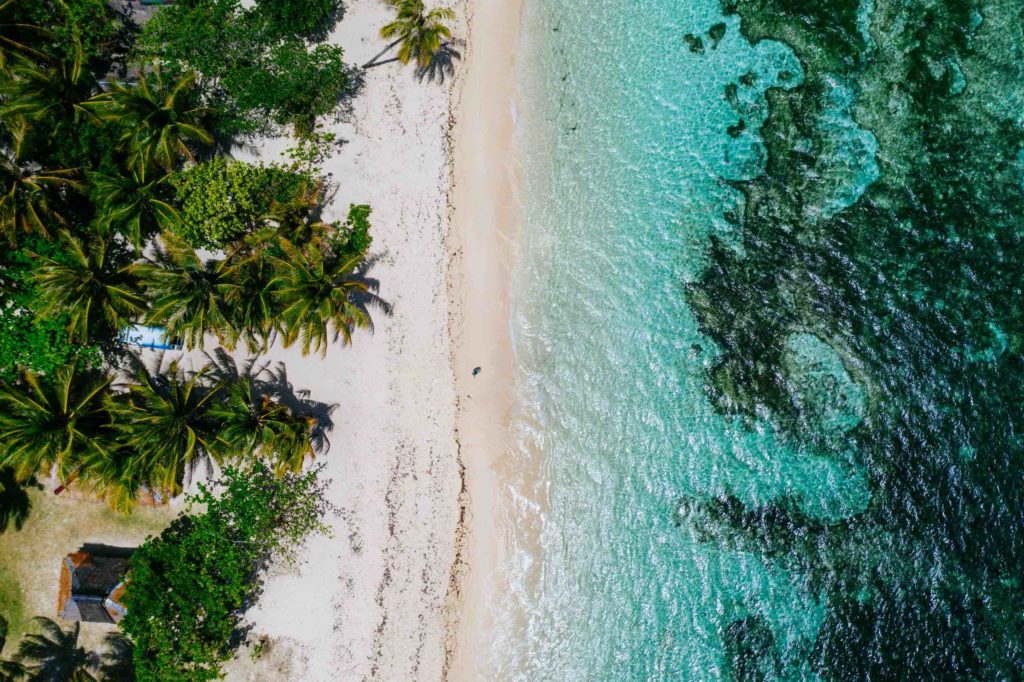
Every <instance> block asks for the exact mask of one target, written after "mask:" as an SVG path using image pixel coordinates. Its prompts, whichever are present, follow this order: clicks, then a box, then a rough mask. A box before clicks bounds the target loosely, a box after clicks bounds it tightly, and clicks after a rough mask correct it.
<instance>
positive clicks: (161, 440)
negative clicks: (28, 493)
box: [0, 0, 375, 509]
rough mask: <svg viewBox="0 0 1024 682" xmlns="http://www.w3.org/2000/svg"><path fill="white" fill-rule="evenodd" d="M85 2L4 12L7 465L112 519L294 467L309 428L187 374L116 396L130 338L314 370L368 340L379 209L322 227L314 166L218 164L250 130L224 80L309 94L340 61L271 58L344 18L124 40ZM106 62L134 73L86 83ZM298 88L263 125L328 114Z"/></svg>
mask: <svg viewBox="0 0 1024 682" xmlns="http://www.w3.org/2000/svg"><path fill="white" fill-rule="evenodd" d="M97 2H98V0H97ZM97 2H94V1H93V0H44V1H43V2H41V3H38V4H35V5H33V6H32V7H31V8H29V7H27V6H26V4H24V3H14V2H12V1H11V0H7V1H3V0H0V55H2V60H0V238H2V239H4V240H5V241H6V242H7V248H6V249H5V250H4V251H3V252H2V253H0V408H2V414H0V444H2V445H3V447H2V449H0V466H3V467H6V468H7V469H9V470H10V471H12V472H13V473H14V475H15V476H16V478H17V479H18V480H20V481H28V480H30V479H31V478H32V477H34V476H37V475H43V476H45V475H48V474H54V475H56V477H57V479H58V480H59V481H60V483H61V485H62V486H67V485H76V486H79V487H84V488H87V489H93V490H95V491H96V492H97V493H98V494H100V495H101V496H103V497H105V498H107V499H108V500H110V502H111V504H112V505H114V506H115V507H117V508H119V509H129V508H130V507H131V506H132V504H133V503H134V501H135V500H136V498H137V497H138V495H139V494H140V492H141V491H145V490H148V491H150V492H152V493H155V494H159V495H164V496H166V495H175V494H178V493H179V492H180V491H181V490H182V488H183V485H184V484H185V482H186V480H187V478H188V477H189V476H190V475H191V474H192V473H193V472H195V471H197V470H199V469H200V468H201V467H204V466H207V465H209V464H211V463H218V464H228V463H231V462H242V461H247V460H248V459H251V458H253V457H265V458H266V459H267V460H268V462H270V466H271V468H272V469H273V470H274V471H276V472H278V473H280V474H282V475H283V474H284V473H285V472H291V471H297V470H299V469H301V466H302V462H303V461H304V460H305V459H306V458H308V457H309V456H310V455H311V454H312V447H311V445H310V443H311V441H310V434H311V431H312V430H313V428H314V427H315V423H314V420H311V417H310V416H309V415H308V414H298V413H295V412H293V411H292V410H291V409H289V408H288V407H286V406H284V405H282V404H280V403H278V402H277V401H275V400H274V399H273V398H271V397H268V394H266V392H265V386H262V384H260V383H259V382H258V381H252V380H247V381H246V383H244V384H241V383H237V382H236V383H234V384H232V383H230V382H228V383H224V382H218V381H213V380H210V379H209V378H208V377H206V376H205V375H204V373H203V372H202V371H199V372H195V373H191V374H186V373H184V372H182V371H180V370H179V369H178V368H177V367H172V368H170V369H164V370H160V371H155V372H147V371H145V370H140V371H133V372H130V373H129V376H128V378H127V379H125V378H123V376H120V378H119V370H118V369H117V368H118V367H120V366H123V365H124V362H125V359H126V356H127V355H128V354H127V352H126V348H125V346H124V344H123V343H122V342H121V341H120V336H121V333H122V331H123V330H124V329H125V328H126V327H127V326H129V325H132V324H149V325H156V326H160V327H163V328H164V329H165V330H166V331H167V333H168V334H169V335H170V336H172V337H175V338H178V339H180V340H181V341H182V342H183V343H184V344H185V346H186V347H187V348H202V347H203V346H204V343H205V342H207V341H209V340H210V339H216V340H217V343H218V344H219V345H222V346H225V347H227V348H235V347H236V346H237V345H239V344H243V345H244V346H245V347H246V348H248V349H250V350H251V351H252V352H256V351H261V350H264V349H266V348H267V347H268V346H269V344H270V343H272V342H274V341H279V342H281V343H283V344H284V345H292V344H298V345H299V346H300V347H301V348H302V350H303V352H304V353H308V352H313V351H316V352H320V353H325V352H326V350H327V347H328V345H329V344H330V343H332V342H333V341H335V340H341V341H343V342H348V341H349V340H351V336H352V332H353V331H354V330H355V329H357V328H360V327H367V326H369V324H370V318H369V311H368V310H367V305H371V304H373V303H374V289H375V283H374V282H373V281H372V280H369V279H367V278H366V277H365V267H364V264H365V256H366V251H367V249H368V248H369V245H370V238H369V219H368V218H369V212H370V209H369V207H368V206H352V207H351V208H350V211H349V216H348V218H347V220H344V221H330V220H327V219H325V218H324V217H323V215H322V214H323V210H324V201H325V185H324V182H323V180H322V179H321V178H320V177H319V171H318V170H317V169H316V168H315V167H314V166H313V165H306V166H305V167H304V168H303V169H302V170H298V169H297V168H290V169H287V168H284V167H281V166H274V165H271V166H264V165H259V164H248V163H244V162H241V161H236V160H232V159H229V158H225V157H224V156H223V155H222V154H221V153H220V151H219V150H221V149H224V148H226V147H225V146H224V143H225V142H226V141H230V138H229V137H226V136H228V135H230V134H233V133H238V132H239V131H247V130H252V129H253V128H251V127H247V126H246V125H242V123H244V121H245V120H246V118H245V117H246V116H250V115H253V116H257V115H256V114H254V113H253V112H254V111H255V109H254V108H252V107H249V106H248V105H246V104H245V102H247V101H249V100H248V99H247V98H250V97H255V95H254V94H253V92H254V91H246V90H244V89H234V90H233V89H232V86H231V83H232V82H234V79H241V80H245V81H247V82H258V81H260V80H261V79H266V78H270V79H271V80H272V81H274V83H270V81H267V83H269V84H268V85H267V87H270V88H276V87H278V85H280V83H281V82H283V81H282V79H285V80H286V79H288V78H293V77H296V78H301V79H303V80H306V81H307V84H308V83H315V82H316V78H317V74H322V73H324V72H325V71H324V69H326V70H327V71H330V70H332V69H335V68H336V67H337V66H338V65H340V63H341V62H340V52H338V53H337V54H334V53H332V56H329V57H323V55H320V56H318V53H317V48H313V49H311V50H307V49H306V48H305V47H303V48H302V51H301V55H298V56H296V55H292V56H289V57H288V58H287V59H288V60H290V61H289V64H292V65H294V66H295V67H296V69H298V70H296V69H291V68H290V67H289V70H290V71H291V74H290V75H284V74H281V73H279V71H280V69H279V68H278V67H279V66H280V64H279V63H276V62H273V59H274V57H273V55H275V54H276V55H278V56H280V55H282V54H284V53H285V52H288V51H294V48H295V46H296V44H295V43H294V42H293V41H294V40H295V39H297V37H302V38H303V39H305V38H306V37H309V36H311V35H312V34H313V33H315V31H317V30H319V29H320V28H322V27H323V26H324V25H325V24H324V22H327V21H328V20H329V18H330V17H332V16H334V15H335V14H336V13H337V11H338V9H339V8H338V7H337V6H336V4H335V3H334V2H319V3H314V4H315V8H311V9H315V10H316V11H315V12H314V13H313V15H310V16H306V15H304V14H302V13H301V12H297V11H296V8H295V6H294V5H292V4H291V3H289V2H287V1H286V0H263V1H261V2H259V3H257V5H256V6H255V8H253V9H250V10H243V9H242V8H241V7H240V6H239V5H238V3H237V2H228V1H226V0H198V1H197V2H191V3H180V4H178V5H175V6H173V7H168V8H166V9H162V10H161V11H160V12H159V13H157V15H156V17H155V18H154V19H153V21H151V22H149V23H148V24H147V25H146V27H145V28H144V29H143V31H142V34H141V35H140V36H139V37H138V41H137V42H134V43H132V42H131V31H130V30H129V28H130V27H129V26H128V25H127V24H126V23H125V22H124V21H123V19H122V18H119V15H117V14H116V13H114V12H113V11H112V10H110V9H109V8H107V7H106V6H105V5H104V4H103V3H102V2H99V3H98V4H97ZM196 13H199V14H196ZM203 13H205V14H203ZM214 15H217V16H223V17H224V18H225V23H224V24H223V25H221V24H217V23H216V22H213V21H212V19H213V18H214ZM195 17H199V19H201V20H200V21H198V23H196V24H191V23H184V22H185V21H186V20H188V19H189V18H195ZM34 22H45V28H44V27H43V25H41V24H37V23H34ZM283 24H287V26H285V25H283ZM318 27H319V28H318ZM206 29H209V30H210V31H213V32H215V33H216V32H218V31H219V32H223V31H228V32H233V33H231V35H232V36H233V37H234V38H235V39H237V42H238V45H239V46H240V47H239V49H240V50H241V51H242V52H245V51H246V50H248V52H247V53H245V54H248V55H249V57H252V59H245V58H244V55H235V57H237V59H235V61H232V62H231V63H230V64H225V62H224V60H223V59H222V58H223V57H224V55H223V54H221V55H220V56H217V55H214V54H213V53H212V52H209V51H208V50H212V49H213V47H214V45H213V44H212V43H205V42H203V41H204V40H207V39H208V38H210V36H205V35H203V34H202V31H203V30H206ZM216 47H217V49H218V50H221V51H223V50H224V45H223V44H218V45H217V46H216ZM329 49H332V50H333V49H335V48H329ZM203 50H207V52H204V51H203ZM124 55H129V59H130V61H127V62H125V61H124V59H125V57H124ZM204 55H205V56H204ZM268 55H269V56H268ZM266 59H270V60H271V61H270V62H267V61H265V60H266ZM261 60H264V61H261ZM242 62H246V66H245V67H244V68H243V67H242V66H241V65H240V64H241V63H242ZM275 64H276V65H275ZM117 65H120V67H127V68H122V69H121V71H122V72H126V73H129V74H132V75H131V77H129V78H126V79H124V80H113V79H110V78H109V77H108V79H107V80H100V79H98V78H97V75H96V74H100V73H112V72H116V71H117V70H118V69H116V68H113V69H112V67H113V66H117ZM215 66H216V69H215V68H214V67H215ZM217 69H222V70H220V71H218V70H217ZM223 69H227V71H224V70H223ZM239 69H241V70H245V69H248V70H249V71H248V72H247V73H246V74H244V78H243V77H242V75H240V74H241V71H239ZM253 69H255V70H253ZM261 69H262V70H261ZM303 69H305V71H303ZM339 73H340V72H339ZM268 74H270V75H268ZM275 74H276V75H275ZM336 75H337V74H336ZM338 77H339V78H341V80H340V81H338V83H336V85H339V84H341V82H342V81H343V78H342V77H341V76H340V75H339V76H338ZM239 82H240V81H239ZM214 84H216V85H214ZM320 85H322V84H320ZM289 87H290V88H291V89H290V90H288V92H289V93H291V94H287V96H286V99H288V100H289V101H288V104H287V107H284V105H281V106H280V107H279V106H277V105H272V106H271V108H272V109H273V110H274V111H275V112H277V113H278V114H281V115H283V116H285V118H288V117H291V118H289V120H291V121H292V122H294V120H293V119H294V118H295V117H296V116H299V115H301V116H303V117H306V118H309V117H312V116H315V115H317V114H319V113H324V112H326V111H327V110H329V109H330V108H333V106H334V102H333V101H332V102H331V103H330V107H328V103H327V102H313V103H311V102H309V101H307V102H306V104H302V102H303V100H302V99H301V98H300V97H296V96H292V95H295V92H296V91H295V88H297V87H298V86H297V85H296V86H295V87H294V88H293V87H291V86H289ZM317 87H319V85H318V86H317ZM283 92H285V91H284V90H281V91H280V92H278V94H281V93H283ZM318 96H319V95H318ZM260 101H262V102H264V103H266V102H271V99H268V98H267V97H263V96H260ZM282 107H283V108H282ZM282 112H284V113H283V114H282ZM266 114H267V111H263V112H262V113H259V114H258V116H257V118H260V119H261V120H264V119H265V117H266ZM229 119H230V120H233V121H235V123H238V124H239V125H234V126H232V125H229V126H227V127H225V121H227V120H229ZM307 123H308V121H307ZM201 248H208V249H215V251H213V252H206V251H201V250H199V249H201Z"/></svg>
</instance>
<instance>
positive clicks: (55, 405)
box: [0, 367, 110, 482]
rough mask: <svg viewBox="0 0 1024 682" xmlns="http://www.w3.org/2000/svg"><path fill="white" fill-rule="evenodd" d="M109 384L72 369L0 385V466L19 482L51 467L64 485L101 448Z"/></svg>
mask: <svg viewBox="0 0 1024 682" xmlns="http://www.w3.org/2000/svg"><path fill="white" fill-rule="evenodd" d="M109 386H110V378H109V377H105V376H102V375H99V374H97V373H95V372H91V371H76V370H75V369H74V368H73V367H62V368H60V369H58V370H56V371H55V372H54V373H53V375H51V376H38V375H36V374H33V373H31V372H26V373H25V374H24V375H23V377H22V380H21V382H19V383H18V384H10V383H7V382H3V383H0V407H2V409H0V443H3V444H4V447H3V452H2V453H0V466H4V467H10V468H11V469H12V470H13V471H14V473H15V476H16V477H17V478H18V480H20V481H27V480H28V479H30V478H32V477H33V476H35V475H37V474H47V473H49V471H50V470H51V469H54V468H55V469H56V472H57V477H58V478H59V479H60V480H61V481H62V482H66V481H67V480H68V479H69V475H70V474H73V473H74V472H76V471H77V470H78V468H79V466H80V464H81V462H82V461H83V459H84V458H85V457H86V456H87V455H89V454H90V453H93V452H95V451H97V450H103V449H104V448H105V436H106V434H105V427H106V425H107V424H108V423H109V416H108V415H107V411H106V407H105V405H104V399H105V398H106V396H107V394H108V389H109Z"/></svg>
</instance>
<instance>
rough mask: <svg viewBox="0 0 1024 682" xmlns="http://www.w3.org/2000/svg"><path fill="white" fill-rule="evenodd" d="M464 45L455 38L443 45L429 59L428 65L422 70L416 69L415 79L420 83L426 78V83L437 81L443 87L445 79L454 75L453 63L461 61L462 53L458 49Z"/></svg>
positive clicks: (464, 42)
mask: <svg viewBox="0 0 1024 682" xmlns="http://www.w3.org/2000/svg"><path fill="white" fill-rule="evenodd" d="M465 44H466V41H464V40H459V39H457V38H453V39H452V40H449V41H448V42H446V43H443V44H442V45H441V47H440V48H438V50H437V52H436V53H434V56H433V57H431V58H430V63H429V64H427V65H426V66H425V67H423V68H422V69H416V78H417V79H418V80H420V81H422V80H423V79H424V78H426V79H427V82H428V83H433V82H434V81H437V83H438V84H439V85H443V84H444V81H445V78H447V77H450V76H453V75H455V62H456V61H457V60H460V59H462V52H460V51H459V50H458V48H460V47H463V46H464V45H465Z"/></svg>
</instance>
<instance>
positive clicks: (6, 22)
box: [0, 0, 56, 69]
mask: <svg viewBox="0 0 1024 682" xmlns="http://www.w3.org/2000/svg"><path fill="white" fill-rule="evenodd" d="M20 2H21V0H0V69H6V68H7V59H8V57H9V56H10V55H11V54H14V55H25V56H29V57H32V58H34V59H39V60H45V59H46V55H45V54H43V53H42V52H40V51H39V50H38V49H36V46H35V43H38V42H40V41H42V40H47V39H49V40H54V39H56V36H55V35H54V34H53V32H52V31H49V30H47V29H45V28H42V27H40V26H34V25H32V24H26V23H24V22H21V21H18V20H17V19H16V18H14V17H13V16H12V12H11V10H12V9H18V3H20Z"/></svg>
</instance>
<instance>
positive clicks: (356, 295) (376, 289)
mask: <svg viewBox="0 0 1024 682" xmlns="http://www.w3.org/2000/svg"><path fill="white" fill-rule="evenodd" d="M386 255H387V254H386V253H378V254H374V255H372V256H367V257H366V258H365V259H364V260H363V262H362V263H360V264H359V265H357V266H356V267H355V269H354V270H353V271H352V275H351V280H352V281H353V282H358V283H359V284H361V285H362V286H363V290H361V291H354V292H353V293H352V294H350V300H351V302H352V305H354V306H355V307H356V308H358V309H359V310H360V312H362V313H363V314H364V315H365V316H366V319H367V325H366V327H365V329H366V330H367V331H368V332H370V333H371V334H372V333H373V332H374V329H375V328H374V324H373V315H372V314H371V311H372V310H373V309H376V310H379V311H380V312H382V313H383V314H384V316H385V317H391V315H393V314H394V310H395V307H394V306H393V305H392V304H391V303H390V302H389V301H386V300H385V299H383V298H381V297H380V280H379V279H377V278H376V277H370V276H369V274H370V270H372V269H373V267H374V266H375V265H377V264H378V263H380V262H381V260H383V259H384V257H385V256H386Z"/></svg>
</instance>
